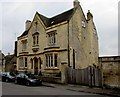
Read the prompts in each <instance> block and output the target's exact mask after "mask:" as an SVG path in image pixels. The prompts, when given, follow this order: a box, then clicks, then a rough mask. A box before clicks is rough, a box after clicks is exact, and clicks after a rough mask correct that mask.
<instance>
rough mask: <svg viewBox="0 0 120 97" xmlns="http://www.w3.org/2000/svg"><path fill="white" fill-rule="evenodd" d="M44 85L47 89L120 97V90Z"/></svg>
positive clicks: (68, 85)
mask: <svg viewBox="0 0 120 97" xmlns="http://www.w3.org/2000/svg"><path fill="white" fill-rule="evenodd" d="M43 85H45V86H47V87H53V88H64V89H66V90H71V91H77V92H85V93H92V94H99V95H106V96H116V97H120V90H117V89H116V90H112V89H111V90H110V89H104V88H98V87H92V88H91V87H88V86H81V85H73V84H67V85H63V84H54V83H47V82H43Z"/></svg>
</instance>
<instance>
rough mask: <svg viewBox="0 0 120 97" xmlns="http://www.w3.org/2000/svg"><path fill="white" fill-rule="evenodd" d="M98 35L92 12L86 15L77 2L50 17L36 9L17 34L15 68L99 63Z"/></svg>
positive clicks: (38, 69)
mask: <svg viewBox="0 0 120 97" xmlns="http://www.w3.org/2000/svg"><path fill="white" fill-rule="evenodd" d="M98 56H99V51H98V35H97V31H96V27H95V24H94V22H93V15H92V14H91V12H90V11H88V13H87V18H86V17H85V14H84V12H83V10H82V8H81V5H80V2H79V1H78V0H75V1H74V2H73V8H72V9H70V10H68V11H66V12H63V13H61V14H58V15H56V16H54V17H52V18H48V17H46V16H43V15H42V14H40V13H38V12H36V14H35V16H34V18H33V20H32V21H30V20H27V21H26V29H25V31H24V32H23V33H22V35H21V36H19V37H18V38H17V70H18V71H21V72H22V71H26V70H27V71H29V72H31V73H33V74H38V73H39V72H42V74H46V73H47V74H49V75H50V74H53V73H54V74H57V73H60V72H61V71H62V69H63V68H62V65H65V66H67V67H71V68H73V69H83V68H87V67H88V66H98Z"/></svg>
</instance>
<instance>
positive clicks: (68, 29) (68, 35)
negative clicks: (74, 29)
mask: <svg viewBox="0 0 120 97" xmlns="http://www.w3.org/2000/svg"><path fill="white" fill-rule="evenodd" d="M68 67H70V41H69V20H68Z"/></svg>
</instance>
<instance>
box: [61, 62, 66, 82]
mask: <svg viewBox="0 0 120 97" xmlns="http://www.w3.org/2000/svg"><path fill="white" fill-rule="evenodd" d="M61 83H62V84H67V63H66V62H62V63H61Z"/></svg>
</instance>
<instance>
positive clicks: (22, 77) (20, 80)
mask: <svg viewBox="0 0 120 97" xmlns="http://www.w3.org/2000/svg"><path fill="white" fill-rule="evenodd" d="M15 83H16V84H23V85H27V86H31V85H41V84H42V81H41V80H40V79H38V78H36V77H35V76H34V75H33V74H25V73H19V74H18V75H17V76H16V78H15Z"/></svg>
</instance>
